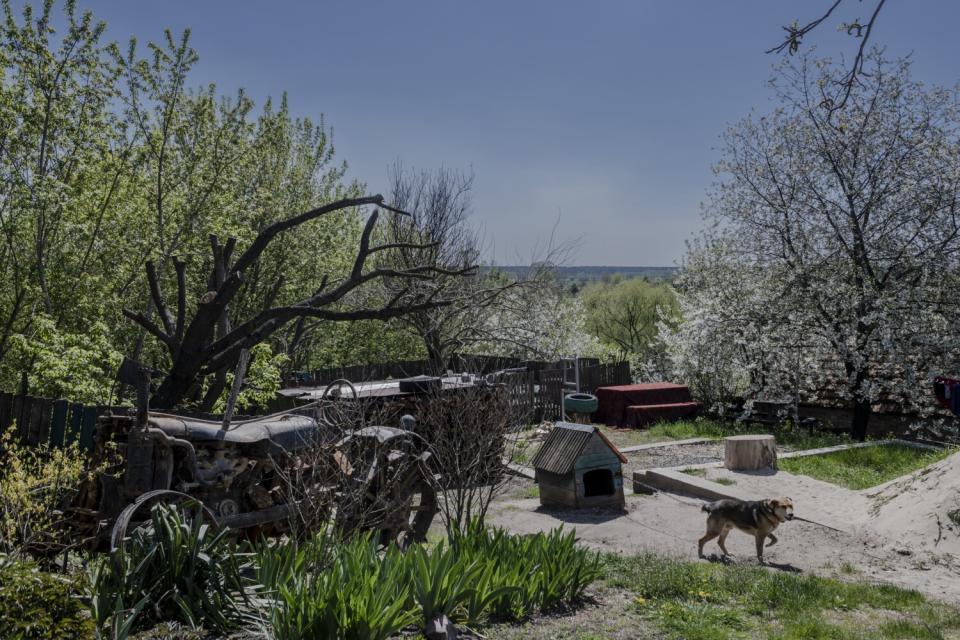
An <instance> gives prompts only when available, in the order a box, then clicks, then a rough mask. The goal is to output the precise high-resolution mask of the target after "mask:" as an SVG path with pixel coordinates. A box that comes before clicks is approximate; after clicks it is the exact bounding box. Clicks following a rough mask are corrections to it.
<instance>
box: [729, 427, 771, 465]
mask: <svg viewBox="0 0 960 640" xmlns="http://www.w3.org/2000/svg"><path fill="white" fill-rule="evenodd" d="M723 444H724V451H723V465H724V466H725V467H726V468H727V469H730V470H731V471H756V470H758V469H766V468H768V467H769V468H773V469H776V468H777V442H776V440H774V438H773V436H772V435H752V436H730V437H729V438H724V439H723Z"/></svg>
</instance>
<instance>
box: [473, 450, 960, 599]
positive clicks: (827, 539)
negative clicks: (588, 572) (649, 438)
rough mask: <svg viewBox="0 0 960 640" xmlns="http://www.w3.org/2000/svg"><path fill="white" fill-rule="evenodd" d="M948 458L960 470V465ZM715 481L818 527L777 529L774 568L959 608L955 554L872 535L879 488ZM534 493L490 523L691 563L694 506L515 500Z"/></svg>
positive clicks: (959, 568) (799, 479) (738, 554)
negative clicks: (783, 505) (781, 499)
mask: <svg viewBox="0 0 960 640" xmlns="http://www.w3.org/2000/svg"><path fill="white" fill-rule="evenodd" d="M955 458H957V460H956V461H955V462H956V463H957V464H958V465H960V457H957V456H955ZM948 460H950V459H948ZM958 475H960V474H954V477H957V476H958ZM720 476H724V477H728V478H730V479H732V480H733V482H734V483H735V484H734V485H731V487H732V488H735V489H737V490H738V491H741V492H746V493H747V494H749V495H754V496H757V497H763V496H767V497H775V496H778V495H787V496H790V497H791V498H793V500H794V501H795V503H796V514H797V515H798V516H800V517H804V518H807V519H810V520H815V521H816V522H818V523H821V524H813V523H808V522H800V521H796V520H795V521H792V522H788V523H785V524H784V525H782V526H781V527H780V528H779V529H778V530H777V536H778V537H779V539H780V542H779V543H778V544H777V545H775V546H773V547H770V548H767V549H766V550H765V552H764V555H765V558H766V560H767V562H768V564H769V566H771V568H772V569H779V570H783V571H794V572H804V573H815V574H820V575H828V576H833V577H839V578H841V579H845V580H851V579H853V580H856V579H861V580H869V581H872V582H884V583H890V584H895V585H898V586H902V587H907V588H911V589H916V590H918V591H921V592H923V593H925V594H927V595H930V596H933V597H935V598H940V599H944V600H949V601H953V602H958V601H960V558H958V557H957V555H955V554H952V553H945V552H944V551H943V550H941V549H940V548H937V547H929V546H924V545H921V544H919V543H918V540H917V539H916V538H914V537H910V536H905V537H901V536H899V535H896V531H897V530H896V529H893V530H891V529H890V528H889V527H888V528H887V529H886V530H885V531H886V533H887V535H882V534H881V533H879V532H878V530H877V529H878V528H877V527H876V526H870V525H871V524H874V523H875V522H874V521H875V519H876V517H877V510H876V504H877V498H876V497H875V496H871V495H868V494H871V493H876V492H877V489H873V490H867V491H863V492H857V491H850V490H848V489H844V488H842V487H838V486H836V485H832V484H829V483H826V482H821V481H818V480H814V479H812V478H809V477H805V476H794V475H792V474H788V473H786V472H779V473H777V474H773V475H749V474H740V473H732V472H729V471H726V470H725V469H711V470H709V471H708V476H707V477H708V479H714V478H716V477H720ZM627 484H629V482H628V483H627ZM533 487H534V485H533V483H532V481H523V480H517V481H515V483H514V487H513V490H512V491H511V492H510V493H509V494H508V495H507V496H505V499H503V500H501V501H498V502H496V503H495V504H494V505H493V507H492V514H491V516H492V517H491V519H490V522H491V524H495V525H497V526H501V527H504V528H506V529H508V530H510V531H514V532H517V533H534V532H537V531H546V530H549V529H552V528H554V527H557V526H559V525H564V526H565V527H574V528H575V529H576V531H577V535H578V536H579V537H580V538H581V540H582V542H583V543H584V544H586V545H588V546H590V547H592V548H595V549H599V550H603V551H609V552H614V553H619V554H638V553H643V552H648V551H649V552H656V553H659V554H667V555H671V556H674V557H677V558H680V559H686V560H697V539H698V538H699V537H700V536H701V535H703V531H704V522H705V519H706V515H705V514H704V513H702V512H701V511H700V506H701V505H702V504H703V501H701V500H698V499H694V498H689V497H684V496H679V495H673V494H667V493H657V494H654V495H649V496H647V495H634V494H632V493H630V491H629V489H627V494H628V495H627V511H626V513H623V512H609V511H600V510H580V511H554V510H543V509H541V508H540V504H539V500H538V499H537V498H530V497H521V496H530V495H532V491H533ZM913 500H914V501H916V496H914V497H913ZM894 507H896V505H894ZM901 520H902V518H901ZM823 525H826V526H823ZM829 527H832V528H829ZM835 529H839V530H835ZM891 531H893V535H891ZM950 534H951V535H955V534H954V533H953V532H950ZM938 546H939V545H938ZM727 547H728V549H729V550H730V551H731V553H732V554H733V558H732V561H733V562H738V563H756V558H755V551H754V541H753V538H752V537H750V536H747V535H746V534H743V533H740V532H734V533H732V534H731V535H730V537H729V538H728V539H727ZM706 552H707V553H708V554H711V553H713V554H718V553H719V549H718V548H717V547H716V546H715V542H711V543H709V544H708V545H707V548H706ZM714 559H715V560H717V559H719V558H718V557H715V558H714Z"/></svg>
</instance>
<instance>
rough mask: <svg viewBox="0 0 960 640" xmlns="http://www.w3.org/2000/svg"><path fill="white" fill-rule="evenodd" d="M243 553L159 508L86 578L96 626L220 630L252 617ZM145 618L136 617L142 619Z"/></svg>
mask: <svg viewBox="0 0 960 640" xmlns="http://www.w3.org/2000/svg"><path fill="white" fill-rule="evenodd" d="M245 557H246V556H245V554H242V553H240V552H239V550H238V549H237V547H236V545H235V544H233V543H232V542H231V541H230V540H229V539H228V538H227V531H226V530H217V529H215V528H213V527H211V526H210V525H208V524H206V523H204V522H202V521H201V519H200V518H193V519H188V518H185V517H184V516H183V515H182V514H181V512H180V511H179V510H178V509H177V508H175V507H172V506H168V505H157V506H155V507H154V508H153V509H152V510H151V512H150V522H149V524H148V525H146V526H145V527H142V528H139V529H137V530H136V531H134V533H133V535H132V536H131V537H130V538H128V539H127V540H125V541H124V542H123V544H122V546H121V547H120V548H119V549H117V550H116V551H115V552H113V553H112V554H111V556H110V558H109V560H108V561H105V562H102V563H101V564H99V565H98V566H97V567H96V568H95V569H94V570H93V572H92V575H91V584H92V588H91V592H92V593H91V601H92V604H93V611H94V617H95V618H96V621H97V625H98V627H99V628H100V629H101V630H103V629H118V628H124V629H126V630H128V631H129V630H130V629H133V628H138V627H141V626H142V625H143V623H145V622H147V621H148V620H152V621H154V622H159V621H163V620H179V621H182V622H184V623H186V624H188V625H190V626H192V627H200V626H205V627H210V628H214V629H217V630H226V629H230V628H233V627H235V626H237V624H238V623H240V622H241V621H244V620H248V619H250V615H251V612H252V607H253V605H254V604H255V603H254V597H255V595H256V591H257V587H256V586H255V584H254V583H253V581H252V580H250V579H248V578H245V577H244V575H243V570H244V566H243V564H242V563H243V560H244V559H245ZM143 613H149V618H148V619H144V620H141V619H140V615H141V614H143Z"/></svg>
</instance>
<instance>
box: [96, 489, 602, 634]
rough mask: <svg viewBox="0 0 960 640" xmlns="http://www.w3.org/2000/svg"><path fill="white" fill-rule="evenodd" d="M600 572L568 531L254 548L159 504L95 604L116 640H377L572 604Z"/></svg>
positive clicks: (101, 582)
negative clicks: (258, 639) (209, 635)
mask: <svg viewBox="0 0 960 640" xmlns="http://www.w3.org/2000/svg"><path fill="white" fill-rule="evenodd" d="M600 574H601V563H600V556H599V554H596V553H591V552H589V551H587V550H585V549H582V548H580V547H579V546H578V545H577V540H576V538H575V536H574V534H573V532H564V531H563V530H562V529H556V530H554V531H551V532H549V533H540V534H536V535H532V536H518V535H512V534H508V533H506V532H505V531H503V530H500V529H487V528H485V527H484V526H482V525H480V524H472V525H470V526H467V527H463V528H462V532H458V533H454V534H452V537H451V538H450V540H449V541H444V542H441V543H439V544H437V545H434V546H432V547H427V546H420V545H417V546H413V547H411V548H410V549H407V550H406V551H401V550H400V549H399V548H398V547H396V546H395V545H390V546H388V547H386V548H382V547H381V546H380V545H379V544H377V542H376V541H375V539H374V538H373V537H372V536H360V537H357V538H354V539H352V540H349V541H342V540H339V539H337V538H335V537H333V535H332V534H331V533H330V532H329V531H324V532H321V533H319V534H317V535H315V536H314V537H312V538H310V539H308V540H305V541H298V540H296V539H293V538H290V539H286V540H284V541H280V542H277V541H264V542H261V543H259V544H257V545H253V546H252V547H248V546H247V545H246V544H244V545H238V544H236V543H234V542H232V541H231V540H230V539H229V538H227V537H226V536H225V533H224V532H221V531H215V530H214V529H212V528H211V527H209V526H208V525H206V524H204V523H202V522H201V521H200V520H199V519H194V520H189V519H185V518H184V517H183V516H181V515H180V513H179V512H178V511H177V510H175V509H173V508H171V507H163V506H157V507H155V508H154V509H153V510H152V512H151V520H150V523H149V524H148V525H147V526H146V527H143V528H141V529H138V530H137V531H136V532H134V534H133V535H132V536H131V537H130V538H129V539H128V540H127V541H126V543H125V544H124V545H123V547H122V548H121V549H120V550H118V551H117V552H114V553H113V554H112V555H111V557H110V558H109V560H105V561H103V562H102V563H100V564H99V565H98V567H97V568H96V569H95V570H94V571H93V575H92V578H91V584H92V587H91V605H92V610H93V615H94V618H95V620H96V622H97V625H98V628H99V629H100V631H101V634H102V635H103V636H104V637H110V638H123V637H127V636H128V635H129V634H130V633H132V632H134V631H137V630H140V629H144V628H147V627H151V626H154V625H156V624H158V623H162V622H165V621H178V622H180V623H183V624H186V625H188V626H190V627H194V628H200V627H202V628H205V629H208V630H216V631H220V632H223V631H229V630H231V629H234V628H238V627H244V628H248V627H252V626H262V627H263V629H264V632H265V633H267V634H268V635H269V636H270V637H273V638H276V639H277V640H287V639H290V640H293V639H296V638H344V639H357V640H378V639H386V638H389V637H391V636H393V635H395V634H397V633H399V632H400V631H402V630H403V629H405V628H408V627H412V626H415V627H417V628H420V629H424V628H426V626H427V625H428V624H429V623H430V622H431V621H433V620H436V619H439V618H442V617H446V618H449V619H450V620H452V621H454V622H455V623H457V624H460V625H471V626H475V625H483V624H486V623H488V622H490V621H493V620H518V619H521V618H524V617H527V616H529V615H531V614H533V613H540V612H548V611H552V610H555V609H557V608H561V607H569V606H571V605H573V604H574V603H576V602H577V601H578V600H579V599H581V598H582V597H583V594H584V590H585V589H586V588H587V587H588V586H589V585H590V584H591V583H592V582H594V581H595V580H596V579H597V578H599V576H600Z"/></svg>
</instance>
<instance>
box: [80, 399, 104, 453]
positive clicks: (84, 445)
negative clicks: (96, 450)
mask: <svg viewBox="0 0 960 640" xmlns="http://www.w3.org/2000/svg"><path fill="white" fill-rule="evenodd" d="M100 409H101V408H100V407H84V408H83V421H82V422H81V424H80V448H81V449H82V450H84V451H93V432H94V431H95V430H96V428H97V416H99V415H100Z"/></svg>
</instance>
